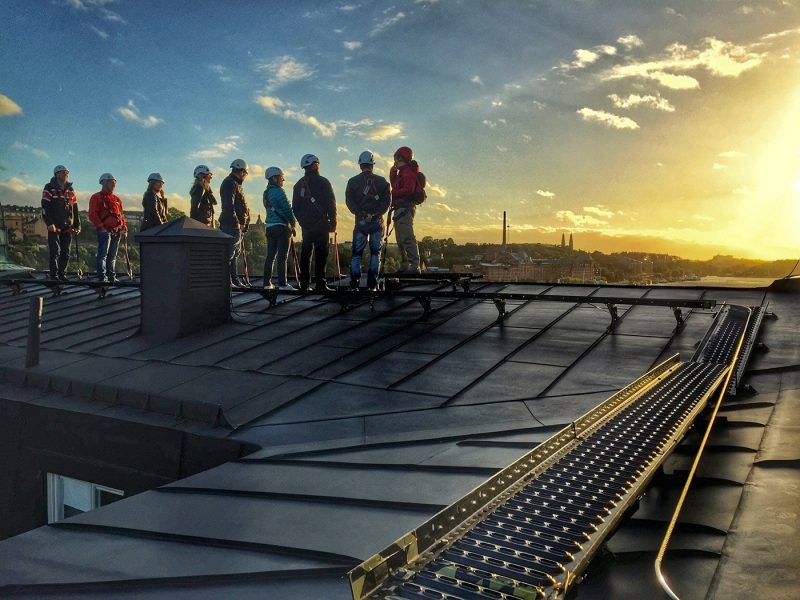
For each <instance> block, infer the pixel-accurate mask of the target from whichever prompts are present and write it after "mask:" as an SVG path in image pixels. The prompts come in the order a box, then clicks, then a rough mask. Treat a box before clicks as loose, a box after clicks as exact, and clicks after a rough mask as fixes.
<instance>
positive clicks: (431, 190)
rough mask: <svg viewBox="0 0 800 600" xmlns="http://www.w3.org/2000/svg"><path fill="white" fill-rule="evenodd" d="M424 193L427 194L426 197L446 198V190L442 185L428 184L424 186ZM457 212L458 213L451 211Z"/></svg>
mask: <svg viewBox="0 0 800 600" xmlns="http://www.w3.org/2000/svg"><path fill="white" fill-rule="evenodd" d="M425 191H426V192H427V193H428V196H433V197H435V198H445V197H446V196H447V188H446V187H444V186H443V185H436V184H434V183H431V182H430V181H429V182H428V185H426V186H425ZM453 212H458V211H455V210H454V211H453Z"/></svg>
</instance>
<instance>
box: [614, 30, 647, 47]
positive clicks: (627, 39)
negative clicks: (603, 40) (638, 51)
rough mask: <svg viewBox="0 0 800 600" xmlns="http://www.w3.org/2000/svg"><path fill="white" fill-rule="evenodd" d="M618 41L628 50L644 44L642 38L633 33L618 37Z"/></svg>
mask: <svg viewBox="0 0 800 600" xmlns="http://www.w3.org/2000/svg"><path fill="white" fill-rule="evenodd" d="M617 43H618V44H620V45H622V46H623V47H624V48H625V49H626V50H632V49H633V48H638V47H639V46H642V45H644V42H643V41H642V38H640V37H639V36H638V35H633V34H630V35H623V36H621V37H618V38H617Z"/></svg>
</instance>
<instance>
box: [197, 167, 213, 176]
mask: <svg viewBox="0 0 800 600" xmlns="http://www.w3.org/2000/svg"><path fill="white" fill-rule="evenodd" d="M209 173H211V169H209V168H208V167H207V166H205V165H197V166H196V167H195V168H194V176H195V177H197V176H198V175H208V174H209Z"/></svg>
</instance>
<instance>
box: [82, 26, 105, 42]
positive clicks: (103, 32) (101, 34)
mask: <svg viewBox="0 0 800 600" xmlns="http://www.w3.org/2000/svg"><path fill="white" fill-rule="evenodd" d="M87 27H88V28H89V29H91V30H92V31H94V32H95V33H96V34H97V35H98V36H100V37H101V38H102V39H104V40H107V39H108V38H109V37H110V36H109V35H108V32H106V31H103V30H102V29H98V28H97V27H95V26H94V25H87Z"/></svg>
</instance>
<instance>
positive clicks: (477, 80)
mask: <svg viewBox="0 0 800 600" xmlns="http://www.w3.org/2000/svg"><path fill="white" fill-rule="evenodd" d="M469 80H470V81H471V82H472V83H477V84H478V85H481V86H482V85H483V81H482V80H481V78H480V76H479V75H473V76H472V77H470V79H469Z"/></svg>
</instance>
